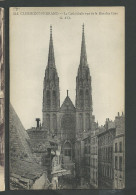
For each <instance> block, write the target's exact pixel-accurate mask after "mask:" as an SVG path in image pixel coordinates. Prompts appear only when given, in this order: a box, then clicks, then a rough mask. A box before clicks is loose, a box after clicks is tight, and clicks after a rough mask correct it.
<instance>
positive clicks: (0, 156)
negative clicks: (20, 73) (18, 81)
mask: <svg viewBox="0 0 136 195" xmlns="http://www.w3.org/2000/svg"><path fill="white" fill-rule="evenodd" d="M4 94H5V62H4V9H3V8H0V191H3V190H4V189H5V174H4V164H5V149H4V146H5V119H4V118H5V117H4V113H5V112H4V110H5V99H4Z"/></svg>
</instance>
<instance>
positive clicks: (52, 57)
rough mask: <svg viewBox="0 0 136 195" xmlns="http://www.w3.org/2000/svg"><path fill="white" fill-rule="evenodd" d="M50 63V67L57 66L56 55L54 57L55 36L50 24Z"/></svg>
mask: <svg viewBox="0 0 136 195" xmlns="http://www.w3.org/2000/svg"><path fill="white" fill-rule="evenodd" d="M48 65H50V67H51V66H52V67H54V68H55V57H54V48H53V38H52V25H50V42H49V54H48Z"/></svg>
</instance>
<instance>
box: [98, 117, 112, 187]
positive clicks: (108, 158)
mask: <svg viewBox="0 0 136 195" xmlns="http://www.w3.org/2000/svg"><path fill="white" fill-rule="evenodd" d="M104 128H105V130H104V131H102V132H101V131H100V133H99V134H98V187H99V188H109V189H112V188H113V182H114V175H113V167H114V161H113V142H114V139H115V133H116V129H115V122H112V121H110V120H109V119H107V120H106V122H105V126H104Z"/></svg>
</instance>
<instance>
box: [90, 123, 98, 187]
mask: <svg viewBox="0 0 136 195" xmlns="http://www.w3.org/2000/svg"><path fill="white" fill-rule="evenodd" d="M98 133H99V128H98V123H97V126H96V129H95V130H94V131H92V134H91V140H90V185H91V186H92V187H93V188H98V136H97V135H98Z"/></svg>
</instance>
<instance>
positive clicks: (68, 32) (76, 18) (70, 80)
mask: <svg viewBox="0 0 136 195" xmlns="http://www.w3.org/2000/svg"><path fill="white" fill-rule="evenodd" d="M83 23H84V25H85V40H86V50H87V60H88V65H89V68H90V74H91V77H92V99H93V115H95V119H96V121H98V122H99V124H100V125H103V124H104V123H105V120H106V118H110V119H111V120H114V118H115V116H116V115H117V112H122V111H123V112H124V60H125V56H124V50H125V48H124V8H123V7H87V8H86V7H84V8H81V7H80V8H76V7H73V8H69V7H67V8H64V7H61V8H17V9H15V8H10V101H11V103H12V105H13V107H14V109H15V111H16V112H17V114H18V116H19V118H20V119H21V121H22V123H23V125H24V127H25V128H26V129H28V128H31V127H32V126H36V121H35V118H37V117H38V118H41V120H42V98H43V80H44V74H45V68H46V66H47V60H48V49H49V38H50V25H52V29H53V30H52V31H53V33H52V34H53V44H54V53H55V62H56V68H57V72H58V76H59V80H60V83H59V84H60V103H61V104H62V103H63V101H64V99H65V97H66V93H67V92H66V90H67V89H68V90H69V97H70V98H71V100H72V102H73V104H74V105H75V92H76V91H75V89H76V76H77V70H78V66H79V62H80V51H81V38H82V24H83Z"/></svg>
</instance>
